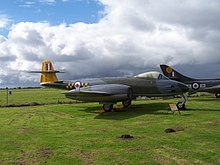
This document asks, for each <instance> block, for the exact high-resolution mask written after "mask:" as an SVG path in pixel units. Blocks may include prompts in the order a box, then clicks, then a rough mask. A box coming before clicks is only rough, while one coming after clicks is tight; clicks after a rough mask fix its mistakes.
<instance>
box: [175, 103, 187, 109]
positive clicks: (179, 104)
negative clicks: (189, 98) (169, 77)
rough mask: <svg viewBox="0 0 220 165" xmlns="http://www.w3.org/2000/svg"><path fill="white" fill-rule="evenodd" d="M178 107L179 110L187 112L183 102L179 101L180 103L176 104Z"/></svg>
mask: <svg viewBox="0 0 220 165" xmlns="http://www.w3.org/2000/svg"><path fill="white" fill-rule="evenodd" d="M176 106H177V108H178V109H179V110H185V109H186V106H185V104H184V103H182V102H181V101H179V102H178V103H176Z"/></svg>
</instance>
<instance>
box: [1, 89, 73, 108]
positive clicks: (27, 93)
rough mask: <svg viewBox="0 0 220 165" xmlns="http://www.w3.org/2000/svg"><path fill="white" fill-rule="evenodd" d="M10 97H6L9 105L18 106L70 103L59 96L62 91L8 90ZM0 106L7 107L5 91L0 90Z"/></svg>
mask: <svg viewBox="0 0 220 165" xmlns="http://www.w3.org/2000/svg"><path fill="white" fill-rule="evenodd" d="M9 91H12V94H11V95H8V104H9V105H20V104H30V103H39V104H48V103H57V102H58V101H60V102H61V101H65V102H66V101H70V100H69V99H66V98H65V95H63V94H61V92H64V91H63V90H56V89H49V88H40V89H10V90H9ZM0 105H7V95H6V90H0Z"/></svg>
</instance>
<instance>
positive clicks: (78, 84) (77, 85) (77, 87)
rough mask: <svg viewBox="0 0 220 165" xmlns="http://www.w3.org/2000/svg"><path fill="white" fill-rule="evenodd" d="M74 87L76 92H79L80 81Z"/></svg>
mask: <svg viewBox="0 0 220 165" xmlns="http://www.w3.org/2000/svg"><path fill="white" fill-rule="evenodd" d="M74 86H75V88H76V90H79V89H80V86H81V83H80V82H79V81H77V82H75V84H74Z"/></svg>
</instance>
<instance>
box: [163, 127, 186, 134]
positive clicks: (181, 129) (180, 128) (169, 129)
mask: <svg viewBox="0 0 220 165" xmlns="http://www.w3.org/2000/svg"><path fill="white" fill-rule="evenodd" d="M184 130H185V128H183V127H175V128H167V129H165V130H164V131H165V132H166V133H172V132H177V131H184Z"/></svg>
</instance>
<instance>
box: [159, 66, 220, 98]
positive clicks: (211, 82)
mask: <svg viewBox="0 0 220 165" xmlns="http://www.w3.org/2000/svg"><path fill="white" fill-rule="evenodd" d="M160 68H161V70H162V72H163V74H164V75H165V76H167V77H168V78H169V79H172V80H176V81H179V82H182V83H184V84H186V85H187V86H188V87H189V89H190V90H189V93H195V92H209V93H215V96H216V98H220V78H219V79H195V78H191V77H187V76H184V75H182V74H181V73H179V72H177V71H176V70H174V69H173V68H171V67H170V66H168V65H160Z"/></svg>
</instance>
